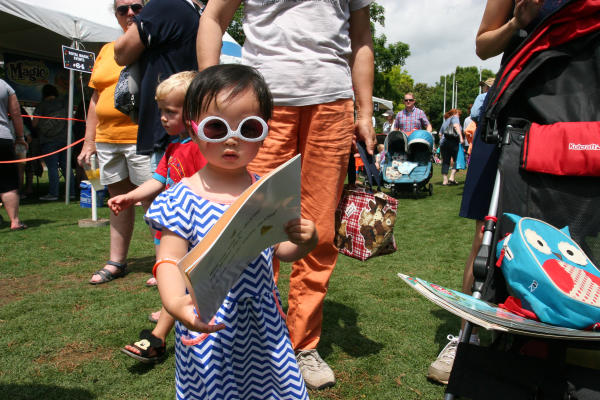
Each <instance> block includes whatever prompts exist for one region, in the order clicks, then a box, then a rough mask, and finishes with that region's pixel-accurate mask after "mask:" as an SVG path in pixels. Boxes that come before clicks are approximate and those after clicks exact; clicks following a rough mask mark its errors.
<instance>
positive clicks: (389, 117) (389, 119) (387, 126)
mask: <svg viewBox="0 0 600 400" xmlns="http://www.w3.org/2000/svg"><path fill="white" fill-rule="evenodd" d="M383 116H384V117H385V122H384V123H383V127H382V128H381V132H382V133H383V134H384V135H387V134H389V133H390V132H391V131H392V127H393V126H394V112H393V111H392V110H387V111H386V112H384V113H383Z"/></svg>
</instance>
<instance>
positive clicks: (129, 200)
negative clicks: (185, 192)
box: [108, 179, 165, 215]
mask: <svg viewBox="0 0 600 400" xmlns="http://www.w3.org/2000/svg"><path fill="white" fill-rule="evenodd" d="M164 188H165V185H164V184H163V183H162V182H159V181H157V180H156V179H148V180H147V181H146V182H144V183H142V184H141V185H140V186H138V187H136V188H135V189H133V190H132V191H130V192H127V193H125V194H120V195H118V196H115V197H111V198H110V199H109V200H108V207H110V209H111V211H112V212H113V213H115V215H119V213H120V212H121V211H123V210H125V209H127V208H129V207H131V206H132V205H134V204H135V203H137V202H138V201H144V200H152V199H154V198H155V197H156V196H157V195H158V194H159V193H160V192H162V191H163V189H164Z"/></svg>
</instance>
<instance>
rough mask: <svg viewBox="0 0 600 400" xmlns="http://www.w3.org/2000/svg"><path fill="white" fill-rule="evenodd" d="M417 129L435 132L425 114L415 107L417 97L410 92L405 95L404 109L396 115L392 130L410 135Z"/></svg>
mask: <svg viewBox="0 0 600 400" xmlns="http://www.w3.org/2000/svg"><path fill="white" fill-rule="evenodd" d="M417 129H424V130H426V131H427V132H431V131H432V130H433V129H432V127H431V124H430V123H429V120H428V119H427V116H426V115H425V112H424V111H423V110H421V109H420V108H417V107H415V96H414V95H413V94H412V93H410V92H408V93H406V94H405V95H404V109H403V110H401V111H399V112H398V114H396V119H395V120H394V126H393V128H392V130H394V131H402V132H404V133H406V134H407V135H410V134H411V133H412V131H414V130H417Z"/></svg>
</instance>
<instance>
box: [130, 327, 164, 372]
mask: <svg viewBox="0 0 600 400" xmlns="http://www.w3.org/2000/svg"><path fill="white" fill-rule="evenodd" d="M129 346H131V347H135V348H136V349H137V350H138V351H139V352H140V354H137V353H134V352H133V351H131V350H129V349H127V348H126V347H123V348H122V349H121V351H122V352H123V353H125V354H127V355H128V356H129V357H132V358H135V359H136V360H138V361H140V362H143V363H144V364H154V363H157V362H159V361H160V360H161V359H162V358H163V357H164V356H165V353H166V347H167V346H166V344H165V343H164V342H163V341H162V340H160V339H159V338H157V337H156V336H154V335H153V334H152V332H151V331H149V330H148V329H144V330H143V331H141V332H140V340H139V341H137V342H135V343H132V344H130V345H129Z"/></svg>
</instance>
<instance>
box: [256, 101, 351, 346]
mask: <svg viewBox="0 0 600 400" xmlns="http://www.w3.org/2000/svg"><path fill="white" fill-rule="evenodd" d="M353 136H354V105H353V102H352V99H342V100H337V101H335V102H332V103H327V104H318V105H310V106H298V107H296V106H276V107H275V109H274V110H273V117H272V119H271V122H270V123H269V136H267V139H266V140H265V142H264V144H263V146H262V148H261V149H260V151H259V153H258V155H257V156H256V158H255V159H254V160H253V161H252V163H251V164H250V165H249V166H248V169H249V170H250V171H253V172H256V173H257V174H259V175H264V174H266V173H267V172H269V171H271V170H272V169H274V168H276V167H277V166H279V165H280V164H282V163H283V162H285V161H287V160H289V159H290V158H292V157H294V156H295V155H296V154H298V153H300V154H302V171H301V179H302V188H301V199H302V207H301V208H302V217H303V218H306V219H310V220H312V221H314V223H315V224H316V227H317V233H318V235H319V243H318V244H317V247H316V248H315V249H314V250H313V251H312V252H311V253H310V254H308V255H307V256H306V257H305V258H303V259H302V260H299V261H296V262H295V263H294V264H293V266H292V274H291V276H290V290H289V296H288V313H287V326H288V329H289V331H290V337H291V340H292V346H293V347H294V349H296V350H304V349H314V348H316V347H317V343H319V339H320V337H321V325H322V322H323V300H324V299H325V294H326V293H327V287H328V285H329V278H330V276H331V273H332V272H333V268H334V267H335V263H336V261H337V255H338V250H337V248H336V247H335V246H334V245H333V238H334V222H335V221H334V213H335V209H336V207H337V204H338V202H339V199H340V196H341V193H342V188H343V183H344V179H345V176H346V173H347V171H348V159H349V157H350V147H351V144H352V138H353ZM273 268H274V270H275V281H277V277H278V274H279V262H278V261H277V260H274V265H273Z"/></svg>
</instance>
